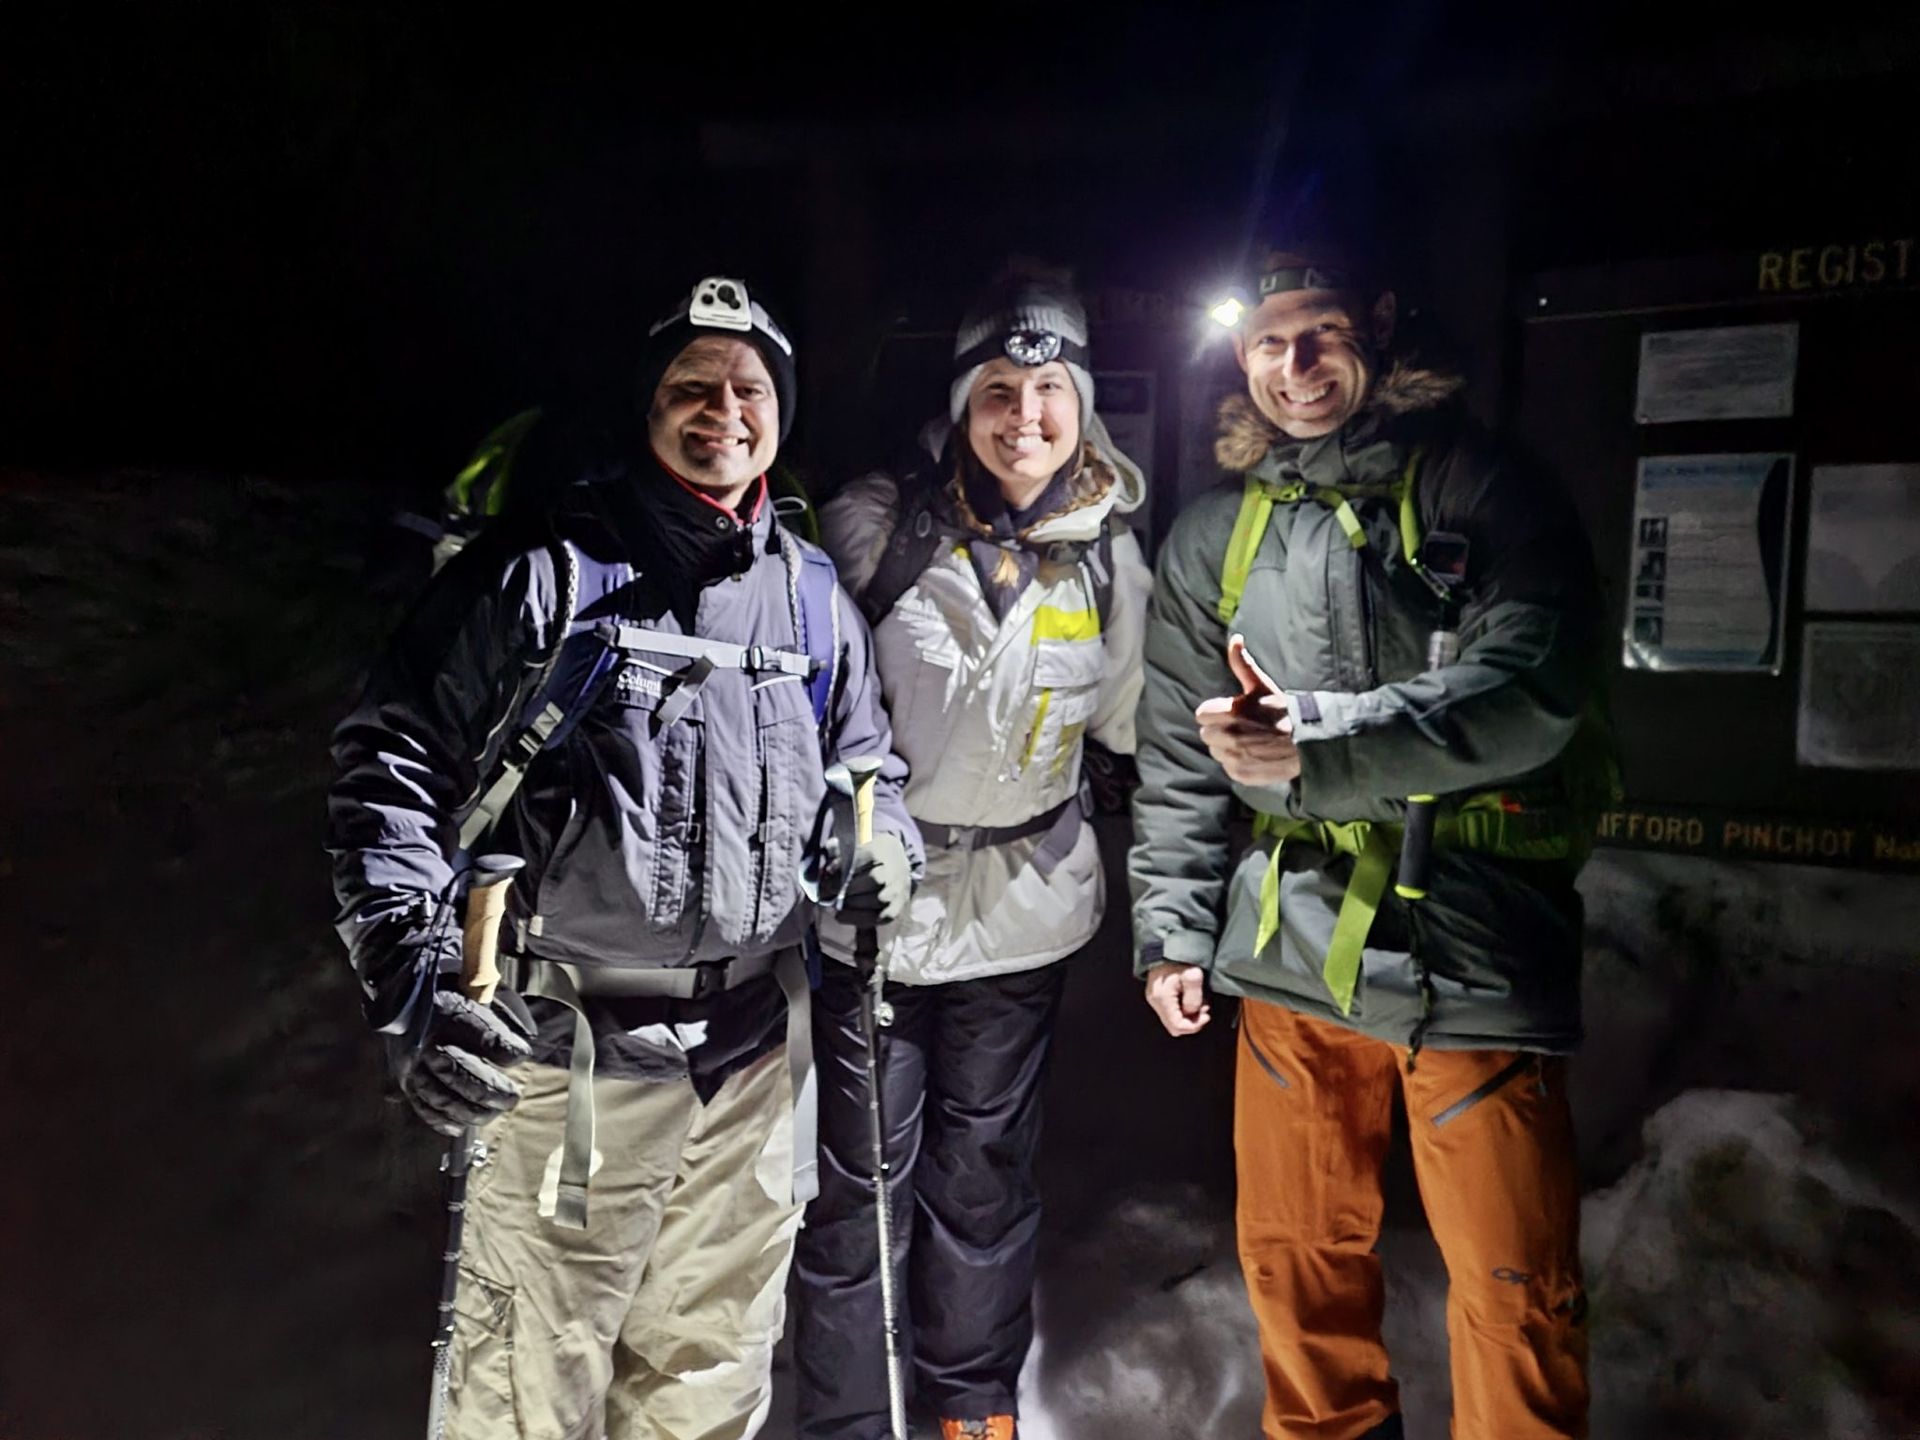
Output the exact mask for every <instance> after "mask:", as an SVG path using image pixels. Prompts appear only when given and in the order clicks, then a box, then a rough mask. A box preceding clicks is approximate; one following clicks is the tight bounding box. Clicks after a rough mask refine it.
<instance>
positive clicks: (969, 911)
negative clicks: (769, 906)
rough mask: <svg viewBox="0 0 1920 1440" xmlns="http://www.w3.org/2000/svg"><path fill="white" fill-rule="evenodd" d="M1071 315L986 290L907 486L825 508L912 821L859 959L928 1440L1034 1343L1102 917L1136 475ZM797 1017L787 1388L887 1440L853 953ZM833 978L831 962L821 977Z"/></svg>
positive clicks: (1048, 283) (832, 945) (991, 1395)
mask: <svg viewBox="0 0 1920 1440" xmlns="http://www.w3.org/2000/svg"><path fill="white" fill-rule="evenodd" d="M1086 345H1087V329H1086V317H1085V312H1084V311H1083V310H1082V308H1081V306H1080V303H1079V301H1078V300H1077V299H1076V298H1075V297H1074V295H1073V294H1072V292H1071V290H1070V289H1069V288H1068V287H1067V286H1066V285H1065V284H1064V283H1063V282H1062V281H1061V280H1059V279H1057V278H1053V277H1049V276H1045V275H1040V274H1035V273H1019V272H1008V273H1007V274H1005V275H1003V276H1002V277H1001V278H1000V279H999V280H997V281H996V282H995V283H994V284H993V285H991V286H990V287H988V290H987V291H986V293H985V294H983V295H982V296H981V297H979V299H978V300H977V301H976V302H975V304H974V305H973V307H972V308H971V310H970V311H969V313H968V315H967V318H966V319H965V321H963V322H962V324H961V327H960V331H959V335H958V337H957V339H956V343H955V346H954V380H953V385H952V390H951V394H950V398H949V413H948V416H947V417H946V420H945V421H944V422H936V423H935V424H934V425H930V426H929V427H928V428H927V431H926V432H925V433H924V434H923V436H922V440H923V443H924V445H925V448H926V450H927V455H926V457H925V459H924V463H923V465H922V466H921V467H920V469H919V472H918V473H916V474H913V475H908V476H904V477H901V478H898V479H896V478H894V477H890V476H887V475H878V474H876V475H869V476H866V477H864V478H862V479H860V480H857V481H855V482H853V483H852V484H851V485H849V486H848V487H846V489H845V490H843V491H842V492H841V494H840V495H839V496H838V497H836V499H835V500H834V501H833V502H832V503H830V504H829V505H827V506H826V508H825V510H824V512H823V515H822V521H823V531H824V538H825V541H826V544H827V548H828V549H829V550H830V551H831V552H832V554H833V556H834V559H835V561H836V562H837V564H838V565H839V568H840V578H841V581H842V583H843V584H845V585H846V587H847V589H848V590H849V591H850V592H851V593H852V594H853V595H854V596H855V597H856V598H858V599H860V600H861V602H862V606H863V608H864V609H865V610H866V611H867V614H868V618H869V620H870V621H871V622H872V623H873V625H874V644H875V654H876V659H877V661H878V665H879V669H880V678H881V683H882V686H883V688H884V690H885V693H886V699H887V704H888V707H889V709H890V711H891V713H892V716H893V730H894V745H895V748H896V749H897V750H898V751H899V752H900V754H901V755H903V756H904V757H905V758H906V759H907V761H908V763H909V765H910V766H911V767H912V775H911V778H910V779H909V780H908V782H907V790H906V802H907V808H908V809H909V810H910V811H911V812H912V814H913V816H914V817H915V819H916V820H917V821H918V822H919V825H920V830H921V834H922V835H923V836H924V837H925V839H926V842H927V862H926V873H925V878H924V879H923V880H922V881H921V883H920V886H919V889H918V891H917V892H916V894H915V896H914V898H913V902H912V905H911V907H910V910H909V913H908V915H907V917H906V919H904V920H903V921H901V922H900V923H899V924H898V925H897V926H895V927H893V928H892V929H891V930H889V931H888V932H886V933H885V934H883V935H882V936H881V955H880V963H881V964H882V966H884V967H885V972H886V975H887V980H888V983H887V986H886V998H887V1000H888V1001H889V1002H890V1003H891V1005H892V1007H893V1013H894V1019H893V1023H892V1025H891V1027H890V1028H889V1029H887V1030H886V1031H883V1032H882V1059H883V1065H884V1074H883V1079H882V1086H881V1090H882V1095H883V1098H884V1100H885V1103H886V1112H887V1113H886V1117H885V1119H886V1131H887V1147H888V1160H889V1176H890V1179H889V1193H890V1195H891V1197H892V1210H893V1216H894V1228H893V1245H894V1250H895V1252H896V1253H895V1256H894V1264H895V1267H896V1269H895V1274H896V1277H897V1278H898V1280H899V1284H898V1286H897V1293H898V1295H899V1296H900V1297H901V1301H902V1303H901V1305H900V1311H901V1322H902V1325H901V1328H902V1332H903V1333H902V1337H901V1339H902V1346H901V1348H902V1353H903V1354H904V1355H907V1356H909V1357H911V1363H912V1382H913V1386H914V1389H915V1390H916V1391H917V1394H918V1398H919V1401H920V1402H921V1403H922V1404H923V1405H924V1406H925V1407H926V1408H929V1409H931V1410H932V1411H933V1412H934V1413H935V1414H937V1415H938V1416H939V1417H940V1421H941V1427H942V1428H941V1434H942V1437H943V1440H958V1437H990V1440H1010V1437H1012V1436H1013V1435H1014V1433H1015V1429H1014V1426H1015V1416H1016V1415H1017V1407H1016V1403H1015V1385H1016V1382H1017V1380H1018V1378H1019V1373H1020V1367H1021V1363H1022V1361H1023V1360H1024V1359H1025V1356H1026V1352H1027V1348H1028V1345H1029V1344H1030V1342H1031V1339H1032V1334H1033V1320H1032V1299H1031V1297H1032V1287H1033V1268H1034V1247H1035V1242H1036V1240H1037V1237H1038V1232H1039V1219H1040V1215H1039V1211H1040V1204H1039V1195H1038V1191H1037V1188H1036V1186H1035V1181H1034V1158H1035V1150H1036V1148H1037V1144H1038V1139H1039V1127H1040V1082H1041V1078H1042V1075H1043V1073H1044V1071H1045V1066H1046V1056H1047V1050H1048V1043H1049V1040H1050V1038H1051V1034H1052V1029H1053V1022H1054V1017H1055V1015H1056V1013H1057V1011H1058V1008H1059V1003H1060V995H1061V990H1062V987H1063V985H1064V981H1065V976H1064V974H1063V967H1062V966H1061V965H1060V964H1059V962H1060V961H1061V960H1064V959H1065V958H1066V957H1067V956H1069V955H1071V954H1072V953H1073V952H1074V951H1076V950H1078V949H1079V948H1080V947H1081V946H1083V945H1084V944H1086V942H1087V941H1088V939H1089V938H1091V936H1092V935H1093V932H1094V930H1095V928H1096V927H1097V926H1098V925H1099V923H1100V916H1101V911H1102V909H1103V907H1104V904H1105V895H1104V887H1103V881H1102V870H1101V864H1100V855H1099V848H1098V845H1097V843H1096V840H1095V836H1094V831H1093V829H1092V827H1091V826H1089V825H1088V824H1087V823H1086V816H1085V807H1084V802H1083V799H1082V789H1083V787H1082V777H1081V759H1082V751H1083V747H1084V746H1085V744H1086V743H1087V741H1089V740H1093V741H1097V742H1098V743H1100V744H1102V745H1104V746H1105V747H1107V748H1108V749H1109V750H1112V751H1114V752H1117V753H1119V754H1123V755H1131V754H1132V752H1133V710H1134V702H1135V700H1136V699H1137V698H1138V696H1139V693H1140V684H1141V672H1140V646H1141V635H1142V629H1143V625H1142V621H1143V615H1144V611H1145V607H1146V596H1147V591H1148V589H1149V587H1150V585H1151V577H1150V576H1149V574H1148V571H1147V568H1146V565H1145V562H1144V561H1143V559H1142V557H1141V553H1140V547H1139V544H1138V542H1137V541H1136V540H1135V539H1134V537H1133V535H1132V534H1131V532H1129V531H1128V530H1127V528H1126V526H1125V524H1124V523H1123V522H1122V520H1121V518H1120V517H1122V516H1123V515H1125V514H1126V513H1128V512H1130V511H1132V510H1133V509H1135V508H1136V507H1138V505H1139V504H1140V502H1141V500H1142V498H1143V487H1142V484H1141V478H1140V473H1139V471H1138V470H1137V469H1136V468H1135V467H1134V466H1133V465H1132V464H1131V463H1130V462H1129V461H1128V460H1127V459H1126V457H1125V456H1123V455H1121V454H1120V453H1119V452H1118V451H1117V450H1116V449H1115V447H1114V445H1113V443H1112V440H1111V438H1110V437H1109V436H1108V435H1107V432H1106V429H1105V427H1104V426H1103V425H1102V424H1101V423H1100V420H1099V418H1098V416H1097V415H1095V413H1094V408H1093V376H1092V374H1091V370H1090V367H1089V364H1088V357H1087V350H1086ZM821 938H822V942H823V945H824V947H825V949H826V950H827V953H828V955H829V957H831V958H830V959H829V961H828V963H827V965H826V976H825V979H824V983H823V984H822V985H821V987H820V989H819V990H818V991H817V992H816V996H815V1005H814V1017H815V1031H814V1033H815V1054H816V1058H817V1060H818V1063H819V1070H820V1083H821V1116H820V1122H821V1123H820V1128H821V1193H820V1198H819V1199H818V1200H817V1201H816V1202H815V1203H814V1205H813V1207H812V1208H811V1209H810V1211H809V1212H808V1217H807V1228H806V1230H805V1231H803V1232H802V1235H801V1237H800V1243H799V1249H798V1252H797V1255H796V1270H797V1273H798V1274H799V1276H800V1296H799V1313H798V1315H797V1317H796V1326H795V1359H796V1368H797V1371H798V1385H799V1419H800V1433H801V1435H803V1436H805V1437H807V1440H880V1437H884V1436H886V1435H887V1434H888V1433H889V1431H888V1417H887V1390H886V1376H885V1368H884V1360H883V1349H882V1316H881V1305H880V1277H879V1244H878V1239H877V1235H876V1232H875V1227H874V1222H873V1203H874V1198H873V1182H872V1178H871V1174H872V1156H871V1150H870V1142H869V1138H868V1128H867V1093H866V1092H867V1082H866V1069H865V1065H866V1055H865V1050H864V1048H863V1043H862V1040H861V1032H860V1024H859V1004H860V983H859V981H858V979H857V978H856V976H855V974H854V972H853V970H852V968H851V966H850V965H849V964H847V963H844V962H846V961H847V960H848V958H849V957H850V956H851V954H852V948H853V937H852V934H851V933H850V932H848V931H845V930H836V929H833V928H831V927H829V928H827V929H826V930H825V931H824V933H823V934H822V937H821ZM836 960H838V961H840V962H843V963H838V964H836V963H834V961H836Z"/></svg>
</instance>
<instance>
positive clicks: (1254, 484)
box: [1219, 475, 1279, 625]
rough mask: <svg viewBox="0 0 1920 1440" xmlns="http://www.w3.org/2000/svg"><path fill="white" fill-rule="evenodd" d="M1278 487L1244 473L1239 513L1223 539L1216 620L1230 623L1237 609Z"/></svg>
mask: <svg viewBox="0 0 1920 1440" xmlns="http://www.w3.org/2000/svg"><path fill="white" fill-rule="evenodd" d="M1278 488H1279V487H1277V486H1274V485H1270V484H1268V483H1267V482H1266V481H1265V480H1262V479H1261V478H1260V477H1259V476H1258V475H1249V476H1247V485H1246V489H1245V490H1244V491H1243V492H1242V493H1241V496H1240V513H1239V515H1237V516H1236V517H1235V518H1234V522H1233V534H1232V536H1230V537H1229V538H1228V540H1227V554H1226V559H1225V560H1224V561H1222V563H1221V566H1220V606H1219V615H1220V623H1221V624H1223V625H1231V624H1232V623H1233V617H1234V616H1235V615H1237V614H1238V613H1239V612H1240V596H1241V594H1242V592H1244V591H1245V590H1246V588H1247V576H1248V575H1250V574H1251V573H1252V572H1253V557H1254V555H1255V554H1256V553H1257V552H1258V551H1259V549H1260V542H1261V540H1262V539H1264V538H1265V537H1266V533H1267V518H1268V517H1269V516H1270V515H1272V514H1273V502H1274V500H1275V499H1276V498H1277V493H1276V492H1277V490H1278Z"/></svg>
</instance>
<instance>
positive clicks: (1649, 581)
mask: <svg viewBox="0 0 1920 1440" xmlns="http://www.w3.org/2000/svg"><path fill="white" fill-rule="evenodd" d="M1792 488H1793V456H1791V455H1780V454H1763V455H1664V456H1649V457H1648V458H1646V459H1644V460H1642V461H1641V462H1640V483H1639V488H1638V490H1637V492H1636V494H1635V498H1634V513H1633V560H1632V568H1631V569H1630V570H1629V572H1628V581H1627V583H1628V587H1629V593H1628V595H1627V624H1626V635H1625V637H1624V639H1625V644H1624V649H1623V653H1622V657H1621V659H1622V663H1623V664H1625V665H1626V666H1627V667H1628V668H1629V669H1633V670H1763V671H1771V672H1773V673H1775V674H1777V673H1779V670H1780V662H1781V644H1780V636H1781V630H1782V627H1783V624H1784V620H1785V604H1786V586H1785V585H1784V583H1783V577H1784V576H1785V574H1786V534H1787V524H1786V521H1787V516H1788V515H1789V514H1790V513H1791V507H1792Z"/></svg>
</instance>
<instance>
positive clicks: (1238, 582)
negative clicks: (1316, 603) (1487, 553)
mask: <svg viewBox="0 0 1920 1440" xmlns="http://www.w3.org/2000/svg"><path fill="white" fill-rule="evenodd" d="M1423 453H1424V451H1423V450H1422V449H1421V448H1420V447H1419V446H1415V447H1414V449H1413V452H1412V453H1411V454H1410V455H1408V456H1407V467H1406V469H1405V470H1403V471H1402V472H1401V474H1400V478H1399V479H1398V480H1397V481H1395V482H1394V484H1393V486H1392V488H1391V489H1390V490H1386V491H1385V493H1386V494H1388V495H1390V496H1391V497H1392V498H1393V499H1395V500H1396V501H1398V503H1399V506H1400V544H1401V548H1402V549H1403V550H1404V551H1405V552H1406V557H1407V563H1408V564H1410V565H1412V566H1413V568H1414V569H1415V570H1416V571H1417V570H1419V569H1420V513H1419V508H1418V507H1417V506H1416V505H1415V503H1414V494H1413V480H1414V476H1415V475H1416V474H1417V473H1418V472H1419V469H1420V457H1421V455H1422V454H1423ZM1382 492H1383V487H1379V486H1363V487H1361V488H1360V489H1359V490H1356V491H1355V492H1354V494H1367V495H1379V494H1381V493H1382ZM1302 500H1317V501H1319V502H1320V503H1321V504H1322V505H1325V506H1326V507H1327V508H1328V509H1329V510H1331V511H1333V518H1334V520H1335V521H1337V522H1338V524H1339V526H1340V529H1341V531H1342V533H1344V534H1345V535H1346V537H1347V543H1348V544H1349V545H1351V546H1352V547H1353V548H1354V549H1356V550H1364V549H1366V548H1367V530H1366V527H1365V526H1364V525H1362V524H1361V523H1360V517H1359V515H1358V514H1356V513H1355V511H1354V508H1353V496H1352V495H1349V494H1348V493H1347V492H1346V491H1345V490H1342V489H1341V488H1340V487H1338V486H1336V485H1305V484H1301V483H1299V482H1297V481H1296V482H1294V483H1291V484H1287V485H1276V484H1274V483H1273V482H1272V481H1271V480H1263V479H1262V478H1261V477H1260V476H1258V475H1255V474H1251V473H1250V474H1248V476H1247V483H1246V488H1245V489H1244V490H1243V491H1242V492H1241V496H1240V513H1239V514H1238V515H1236V516H1235V517H1234V521H1233V534H1232V535H1231V536H1230V537H1229V538H1228V540H1227V553H1226V555H1225V556H1224V557H1223V558H1222V560H1221V562H1220V605H1219V615H1220V623H1221V624H1223V625H1231V624H1232V623H1233V617H1234V616H1235V615H1237V614H1239V613H1240V597H1241V596H1242V595H1243V594H1245V593H1246V588H1247V576H1248V575H1250V574H1252V573H1253V557H1254V556H1255V555H1257V554H1259V553H1260V542H1261V541H1262V540H1264V539H1266V535H1267V522H1268V521H1269V520H1270V519H1272V518H1273V507H1274V506H1275V505H1276V504H1278V505H1296V504H1298V503H1299V502H1300V501H1302Z"/></svg>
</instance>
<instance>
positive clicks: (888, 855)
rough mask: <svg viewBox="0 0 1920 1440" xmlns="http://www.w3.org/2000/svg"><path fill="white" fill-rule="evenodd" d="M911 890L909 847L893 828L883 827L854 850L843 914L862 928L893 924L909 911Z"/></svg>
mask: <svg viewBox="0 0 1920 1440" xmlns="http://www.w3.org/2000/svg"><path fill="white" fill-rule="evenodd" d="M912 893H913V866H912V864H911V863H910V862H909V861H908V859H907V847H906V846H905V845H904V844H903V843H901V840H900V837H899V836H898V835H896V834H894V833H893V832H892V831H891V830H883V831H881V832H880V833H879V834H878V835H875V836H874V837H873V839H872V840H871V841H870V842H869V843H867V844H865V845H862V846H861V847H860V848H859V849H858V850H856V851H854V852H853V872H852V874H850V875H849V876H848V877H847V888H846V890H845V891H844V892H843V893H842V894H841V896H840V905H839V913H840V918H841V919H842V920H844V921H846V922H847V924H849V925H853V926H858V927H861V928H865V927H868V926H880V925H891V924H892V923H893V922H894V921H896V920H898V919H899V918H900V917H901V916H902V915H904V914H905V913H906V910H907V897H908V896H909V895H911V894H912Z"/></svg>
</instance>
